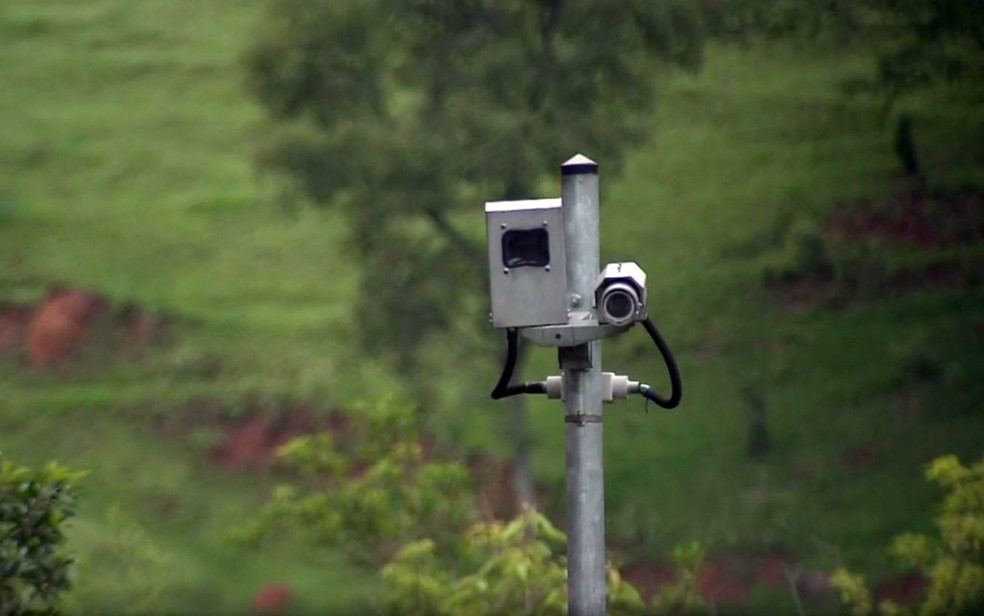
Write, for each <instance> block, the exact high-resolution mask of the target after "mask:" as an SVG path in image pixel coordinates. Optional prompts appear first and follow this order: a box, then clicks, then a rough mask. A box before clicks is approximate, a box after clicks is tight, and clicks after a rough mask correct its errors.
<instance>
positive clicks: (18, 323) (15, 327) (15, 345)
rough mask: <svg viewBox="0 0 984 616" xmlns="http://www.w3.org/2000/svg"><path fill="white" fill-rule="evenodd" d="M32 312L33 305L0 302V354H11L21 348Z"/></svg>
mask: <svg viewBox="0 0 984 616" xmlns="http://www.w3.org/2000/svg"><path fill="white" fill-rule="evenodd" d="M33 312H34V307H33V306H30V305H27V304H12V303H9V302H5V303H0V355H12V354H15V353H17V351H18V350H19V349H21V348H22V346H23V344H24V337H25V335H26V332H27V324H28V323H29V322H30V321H31V314H32V313H33Z"/></svg>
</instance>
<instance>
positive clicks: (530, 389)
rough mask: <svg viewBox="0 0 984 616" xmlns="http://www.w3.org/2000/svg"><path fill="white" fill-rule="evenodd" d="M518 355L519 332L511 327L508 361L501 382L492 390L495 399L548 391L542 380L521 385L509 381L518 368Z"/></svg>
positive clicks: (503, 367) (507, 341) (507, 346)
mask: <svg viewBox="0 0 984 616" xmlns="http://www.w3.org/2000/svg"><path fill="white" fill-rule="evenodd" d="M518 355H519V332H518V331H517V330H516V328H515V327H510V328H508V329H507V330H506V363H505V365H503V366H502V374H501V375H500V376H499V382H498V383H496V384H495V388H494V389H493V390H492V399H493V400H499V399H501V398H508V397H509V396H516V395H519V394H545V393H547V387H546V385H545V384H544V383H542V382H534V383H520V384H519V385H510V384H509V381H511V380H512V375H513V370H515V369H516V357H517V356H518Z"/></svg>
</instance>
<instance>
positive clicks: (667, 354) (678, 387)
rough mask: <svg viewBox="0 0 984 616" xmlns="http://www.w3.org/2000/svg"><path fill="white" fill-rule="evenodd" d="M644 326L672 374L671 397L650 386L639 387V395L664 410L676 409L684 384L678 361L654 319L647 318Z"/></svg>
mask: <svg viewBox="0 0 984 616" xmlns="http://www.w3.org/2000/svg"><path fill="white" fill-rule="evenodd" d="M642 326H643V327H645V328H646V331H647V332H649V337H650V338H652V339H653V342H654V343H656V348H658V349H659V353H660V355H662V356H663V361H664V362H665V363H666V370H667V372H669V373H670V396H669V397H668V398H664V397H663V396H661V395H660V394H659V393H658V392H657V391H656V390H655V389H653V388H652V387H650V386H649V385H641V386H640V387H639V393H641V394H642V395H643V396H645V397H646V399H647V400H652V401H653V402H655V403H656V404H657V405H659V406H661V407H663V408H664V409H672V408H675V407H676V406H677V405H678V404H680V399H681V398H682V397H683V383H681V382H680V369H679V368H677V364H676V359H674V358H673V352H672V351H670V345H668V344H666V340H664V339H663V336H662V334H660V333H659V330H658V329H657V328H656V324H655V323H653V321H652V319H650V318H649V317H646V320H645V321H643V322H642Z"/></svg>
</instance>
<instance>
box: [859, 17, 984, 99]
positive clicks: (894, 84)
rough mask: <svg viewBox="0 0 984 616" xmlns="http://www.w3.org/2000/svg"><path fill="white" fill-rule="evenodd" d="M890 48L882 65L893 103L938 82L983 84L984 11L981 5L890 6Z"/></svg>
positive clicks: (882, 80)
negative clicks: (891, 33)
mask: <svg viewBox="0 0 984 616" xmlns="http://www.w3.org/2000/svg"><path fill="white" fill-rule="evenodd" d="M886 15H887V17H888V18H889V20H890V25H891V27H892V29H893V30H894V34H895V39H894V42H893V44H892V46H891V48H890V49H889V50H888V51H887V52H885V53H884V54H883V55H882V56H881V58H880V60H879V75H878V77H879V82H880V84H881V86H882V87H883V88H884V89H885V90H886V92H887V94H888V95H889V97H894V96H897V95H898V94H900V93H903V92H905V91H907V90H911V89H913V88H918V87H923V86H926V85H928V84H931V83H933V82H936V81H947V82H960V83H964V84H973V83H980V81H981V79H982V78H984V11H982V7H981V3H980V2H979V0H889V1H888V2H886Z"/></svg>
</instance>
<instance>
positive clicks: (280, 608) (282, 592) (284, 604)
mask: <svg viewBox="0 0 984 616" xmlns="http://www.w3.org/2000/svg"><path fill="white" fill-rule="evenodd" d="M293 599H294V589H293V588H291V586H290V585H289V584H285V583H283V582H272V583H270V584H266V585H265V586H263V587H261V588H260V589H259V590H257V591H256V594H255V595H253V602H252V608H253V611H254V612H258V613H261V614H279V613H282V612H284V611H286V609H287V608H288V607H289V606H290V604H291V602H292V601H293Z"/></svg>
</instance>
